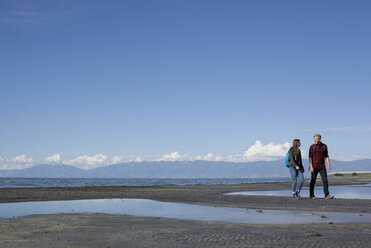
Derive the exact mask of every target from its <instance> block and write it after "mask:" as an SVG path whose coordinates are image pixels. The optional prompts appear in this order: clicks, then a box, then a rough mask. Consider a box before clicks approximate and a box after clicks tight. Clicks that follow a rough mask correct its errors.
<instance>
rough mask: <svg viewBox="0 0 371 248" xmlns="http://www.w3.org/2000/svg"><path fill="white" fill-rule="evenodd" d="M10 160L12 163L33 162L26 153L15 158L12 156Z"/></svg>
mask: <svg viewBox="0 0 371 248" xmlns="http://www.w3.org/2000/svg"><path fill="white" fill-rule="evenodd" d="M9 161H10V162H12V163H21V164H29V163H32V162H33V159H32V158H28V157H27V155H26V154H22V155H19V156H16V157H14V158H11V159H10V160H9Z"/></svg>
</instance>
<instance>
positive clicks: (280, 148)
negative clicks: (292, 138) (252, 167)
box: [242, 140, 290, 161]
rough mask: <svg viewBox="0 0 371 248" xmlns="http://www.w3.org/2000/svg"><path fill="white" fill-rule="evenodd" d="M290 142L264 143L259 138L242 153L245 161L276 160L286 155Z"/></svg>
mask: <svg viewBox="0 0 371 248" xmlns="http://www.w3.org/2000/svg"><path fill="white" fill-rule="evenodd" d="M289 148H290V143H289V142H286V143H284V144H276V145H275V144H274V143H273V142H271V143H269V144H267V145H263V144H262V143H261V142H260V141H259V140H257V141H256V142H255V144H254V145H252V146H250V147H249V148H248V149H247V150H246V151H245V152H244V154H243V155H242V159H243V160H244V161H259V160H266V161H269V160H275V159H279V158H282V157H284V156H285V155H286V153H287V151H288V150H289Z"/></svg>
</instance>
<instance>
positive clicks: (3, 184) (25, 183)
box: [0, 178, 290, 188]
mask: <svg viewBox="0 0 371 248" xmlns="http://www.w3.org/2000/svg"><path fill="white" fill-rule="evenodd" d="M270 182H290V179H289V178H119V179H117V178H0V188H35V187H84V186H153V185H168V184H178V185H179V184H186V185H193V184H241V183H270Z"/></svg>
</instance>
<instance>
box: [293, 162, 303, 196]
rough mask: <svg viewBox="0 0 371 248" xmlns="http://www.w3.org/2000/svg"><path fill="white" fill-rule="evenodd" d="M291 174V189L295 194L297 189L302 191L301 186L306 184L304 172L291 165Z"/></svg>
mask: <svg viewBox="0 0 371 248" xmlns="http://www.w3.org/2000/svg"><path fill="white" fill-rule="evenodd" d="M290 174H291V182H292V184H291V189H292V193H293V194H295V192H296V191H298V192H300V190H301V187H303V184H304V175H303V172H301V171H300V170H297V169H295V168H294V167H290ZM296 182H298V187H297V188H296Z"/></svg>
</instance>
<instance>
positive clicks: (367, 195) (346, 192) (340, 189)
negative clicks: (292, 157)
mask: <svg viewBox="0 0 371 248" xmlns="http://www.w3.org/2000/svg"><path fill="white" fill-rule="evenodd" d="M329 191H330V194H331V195H333V196H334V197H335V198H344V199H371V184H365V185H347V186H330V187H329ZM314 194H315V196H316V197H317V198H320V197H322V198H323V197H324V193H323V187H322V186H316V187H315V188H314ZM226 195H269V196H291V189H284V190H261V191H241V192H231V193H226ZM301 196H302V197H309V188H308V187H303V188H302V190H301Z"/></svg>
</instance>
